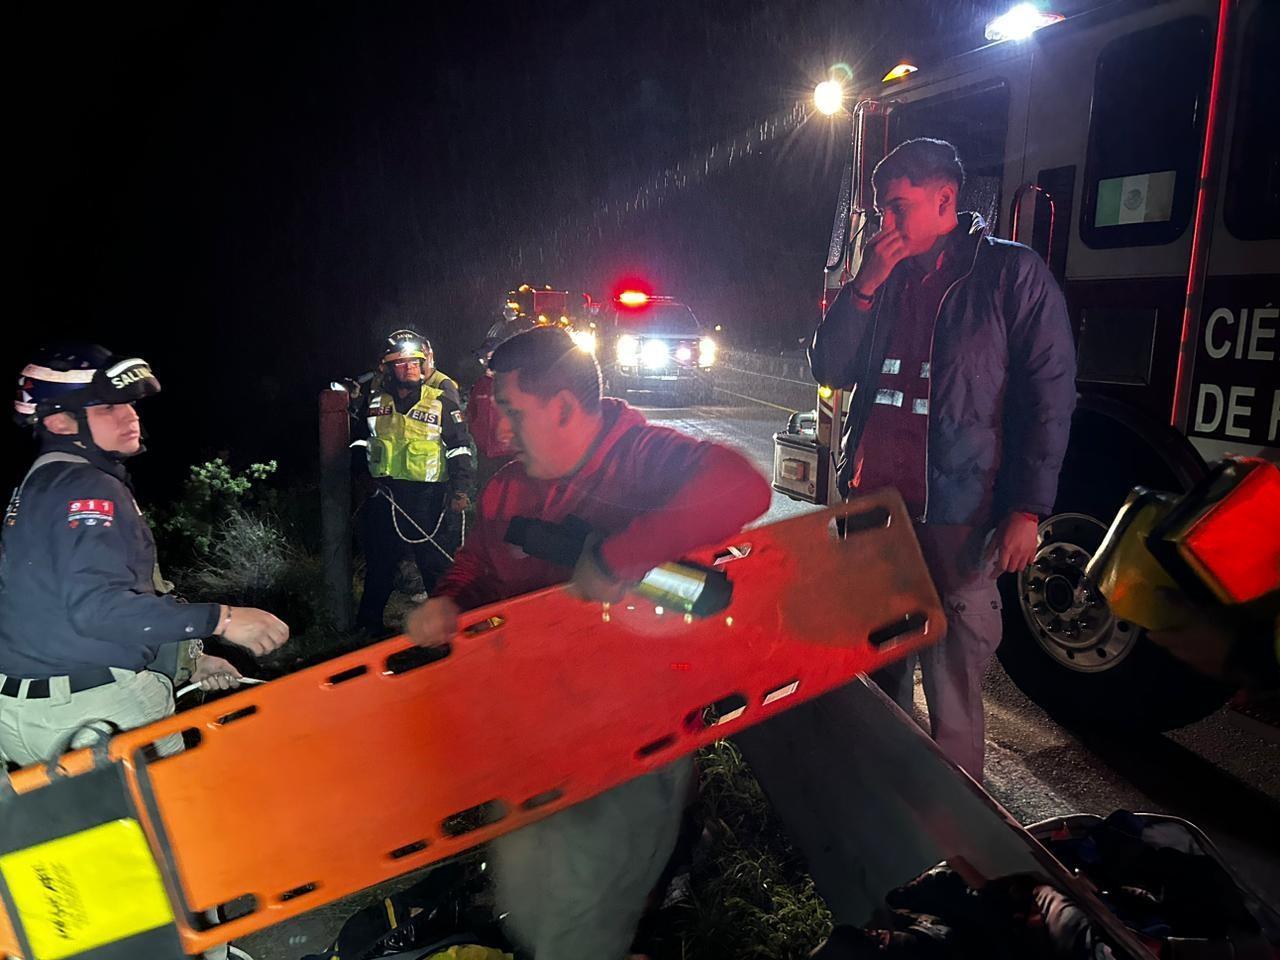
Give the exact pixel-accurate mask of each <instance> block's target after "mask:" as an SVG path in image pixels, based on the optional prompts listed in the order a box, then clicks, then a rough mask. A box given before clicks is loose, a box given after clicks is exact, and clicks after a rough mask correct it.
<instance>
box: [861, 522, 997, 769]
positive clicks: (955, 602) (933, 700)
mask: <svg viewBox="0 0 1280 960" xmlns="http://www.w3.org/2000/svg"><path fill="white" fill-rule="evenodd" d="M916 533H917V535H918V536H919V537H920V546H921V549H922V551H923V553H924V557H925V562H926V563H927V564H928V566H929V571H930V573H932V574H933V579H934V583H935V585H936V586H937V588H938V594H939V596H940V598H941V599H942V607H943V609H944V610H945V611H946V615H947V635H946V637H945V638H944V639H943V641H942V642H941V643H936V644H934V645H933V646H931V647H926V648H925V649H924V650H921V651H920V653H919V654H916V655H912V656H909V657H906V658H905V659H903V660H899V661H898V662H896V663H894V664H892V665H890V666H888V667H885V668H884V669H883V670H879V671H877V672H876V673H875V674H873V675H872V678H871V679H872V680H874V681H875V682H876V684H877V685H879V687H880V689H881V690H883V691H884V692H885V693H886V694H888V695H889V697H890V698H891V699H892V700H893V701H894V702H895V703H897V704H898V706H900V707H902V709H903V710H905V711H906V712H907V714H908V715H910V713H911V709H912V697H913V694H914V688H915V667H916V662H917V660H918V661H919V663H920V675H921V680H922V683H923V686H924V699H925V703H926V705H927V706H928V708H929V730H930V733H931V734H932V735H933V739H934V742H935V743H937V745H938V748H939V749H940V750H942V752H943V753H944V754H946V756H947V757H948V759H950V760H951V761H952V762H953V763H955V764H956V765H957V766H958V767H960V768H961V769H962V770H964V771H965V772H966V773H968V774H969V776H971V777H973V778H974V779H975V780H977V781H978V782H979V783H981V782H982V761H983V755H984V753H985V748H986V724H985V718H984V717H983V713H982V677H983V674H985V673H986V671H987V664H989V663H990V662H991V656H992V654H994V653H995V652H996V647H998V646H1000V636H1001V634H1002V632H1003V629H1004V627H1003V623H1002V621H1001V614H1000V591H999V589H998V588H997V587H996V582H995V580H994V579H992V578H991V577H990V575H989V574H988V573H987V571H986V570H985V569H983V563H982V562H981V556H982V548H983V546H984V543H985V541H984V539H983V538H982V537H981V533H982V531H975V530H974V529H973V528H969V527H958V526H928V525H917V527H916Z"/></svg>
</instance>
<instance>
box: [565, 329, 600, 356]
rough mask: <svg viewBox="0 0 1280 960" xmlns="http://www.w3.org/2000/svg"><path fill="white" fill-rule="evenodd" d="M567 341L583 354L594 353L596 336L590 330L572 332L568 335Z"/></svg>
mask: <svg viewBox="0 0 1280 960" xmlns="http://www.w3.org/2000/svg"><path fill="white" fill-rule="evenodd" d="M569 339H570V340H572V341H573V345H574V346H575V347H577V348H578V349H579V350H581V351H582V352H583V353H595V352H596V335H595V334H594V333H592V332H591V331H590V330H573V331H571V332H570V333H569Z"/></svg>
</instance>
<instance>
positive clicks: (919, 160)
mask: <svg viewBox="0 0 1280 960" xmlns="http://www.w3.org/2000/svg"><path fill="white" fill-rule="evenodd" d="M904 178H905V179H906V180H907V181H908V182H909V183H910V184H911V185H912V186H913V187H922V186H924V185H925V184H927V183H936V182H938V181H939V180H943V181H946V182H949V183H954V184H955V185H956V193H957V194H959V193H960V189H961V188H962V187H963V186H964V167H963V166H962V165H961V163H960V157H959V156H958V155H957V154H956V148H955V147H954V146H953V145H952V144H950V143H948V142H947V141H946V140H931V139H930V138H928V137H921V138H920V139H919V140H907V141H906V142H905V143H900V144H898V145H897V146H896V147H894V148H893V151H892V152H891V153H890V154H889V155H888V156H887V157H885V158H884V159H883V160H881V161H880V162H879V163H877V164H876V168H875V170H874V171H873V172H872V174H871V183H872V184H873V185H874V186H875V188H876V190H878V191H883V190H884V188H885V187H886V186H887V185H888V183H889V181H891V180H902V179H904Z"/></svg>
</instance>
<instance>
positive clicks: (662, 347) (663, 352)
mask: <svg viewBox="0 0 1280 960" xmlns="http://www.w3.org/2000/svg"><path fill="white" fill-rule="evenodd" d="M640 359H641V360H642V361H643V362H644V365H645V366H646V367H648V368H649V369H650V370H660V369H662V368H663V367H665V366H666V365H667V359H668V350H667V345H666V343H664V342H663V341H662V340H646V341H645V342H644V343H642V344H641V345H640Z"/></svg>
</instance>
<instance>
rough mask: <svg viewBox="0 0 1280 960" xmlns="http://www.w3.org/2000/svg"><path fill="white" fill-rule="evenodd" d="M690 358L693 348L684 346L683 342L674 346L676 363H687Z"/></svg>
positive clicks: (691, 357)
mask: <svg viewBox="0 0 1280 960" xmlns="http://www.w3.org/2000/svg"><path fill="white" fill-rule="evenodd" d="M692 359H693V350H692V349H691V348H690V347H687V346H685V345H684V344H683V343H682V344H680V346H678V347H676V362H677V363H688V362H689V361H690V360H692Z"/></svg>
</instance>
